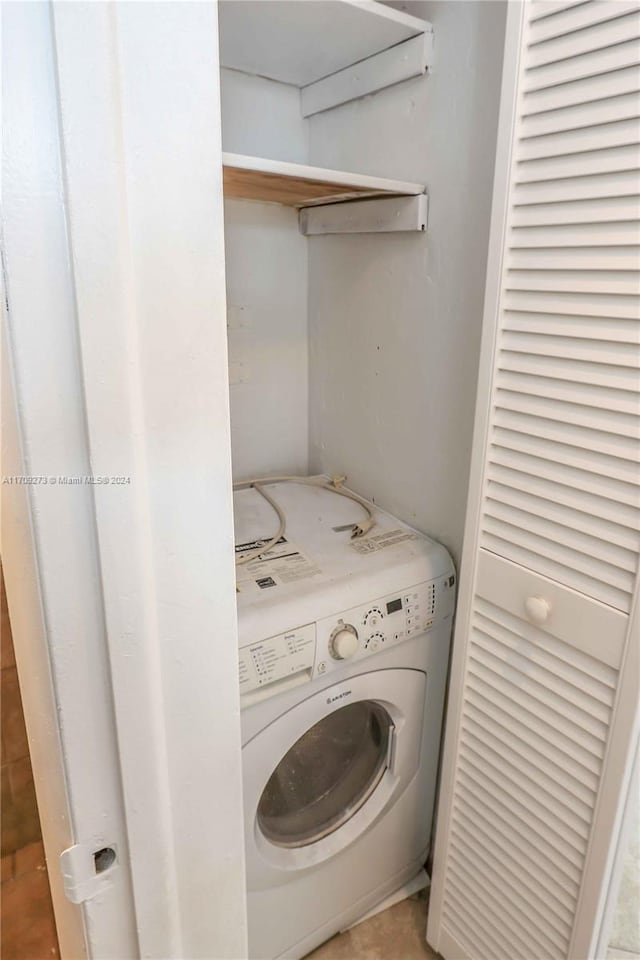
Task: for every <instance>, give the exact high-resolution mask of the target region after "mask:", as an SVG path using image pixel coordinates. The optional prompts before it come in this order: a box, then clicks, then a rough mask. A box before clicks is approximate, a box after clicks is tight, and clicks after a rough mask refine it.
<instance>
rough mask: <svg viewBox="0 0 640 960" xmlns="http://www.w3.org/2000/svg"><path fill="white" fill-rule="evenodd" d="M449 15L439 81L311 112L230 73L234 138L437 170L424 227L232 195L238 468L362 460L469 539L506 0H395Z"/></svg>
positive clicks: (374, 165)
mask: <svg viewBox="0 0 640 960" xmlns="http://www.w3.org/2000/svg"><path fill="white" fill-rule="evenodd" d="M390 6H396V7H398V8H400V9H405V10H406V11H407V12H409V13H412V14H413V15H415V16H418V17H424V18H425V19H427V20H429V21H431V22H432V23H433V26H434V31H435V38H436V63H435V67H434V69H433V70H432V73H431V75H430V76H429V77H426V78H425V77H421V78H418V79H415V80H410V81H406V82H403V83H400V84H398V85H396V86H394V87H390V88H387V89H385V90H382V91H380V92H378V93H376V94H374V95H371V96H367V97H363V98H361V99H358V100H354V101H352V102H351V103H347V104H344V105H342V106H339V107H336V108H333V109H330V110H327V111H326V112H323V113H320V114H317V115H315V116H312V117H311V118H310V119H309V120H305V119H304V118H303V117H302V112H301V109H300V91H299V90H298V89H297V88H295V87H292V86H288V85H287V84H281V83H275V82H273V81H270V80H265V79H262V78H259V77H254V76H249V75H247V74H244V73H240V72H237V71H234V70H226V69H223V70H222V129H223V149H224V150H226V151H229V152H237V153H245V154H252V155H257V156H263V157H268V158H271V159H279V160H289V161H294V162H301V163H310V164H312V165H316V166H323V167H329V168H335V169H340V170H348V171H354V172H358V173H365V174H372V175H379V176H383V177H391V178H397V179H406V180H412V181H416V182H420V183H425V184H426V185H427V188H428V193H429V224H428V229H427V232H426V233H425V234H423V235H418V234H416V233H406V234H403V233H394V234H364V235H355V236H354V235H352V236H320V237H310V238H305V237H303V236H302V235H301V234H300V233H299V231H298V223H297V211H295V210H294V209H292V208H289V207H283V206H278V205H276V204H265V203H256V202H251V201H243V200H227V201H226V203H225V231H226V258H227V264H226V270H227V301H228V332H229V359H230V381H231V386H230V392H231V429H232V453H233V469H234V478H235V479H241V478H244V477H248V476H255V475H264V474H268V473H274V472H277V473H283V472H287V473H288V472H292V473H303V474H307V473H316V472H328V473H333V472H344V473H346V474H347V475H348V478H349V484H350V485H351V486H352V487H353V488H354V489H356V490H358V491H359V492H360V493H362V494H364V495H365V496H367V497H370V498H371V499H373V500H375V502H376V503H378V504H379V505H380V506H381V507H383V508H384V509H387V510H389V511H391V512H392V513H394V514H395V515H396V516H399V517H401V518H402V519H403V520H405V521H406V522H408V523H410V524H412V525H414V526H416V527H418V528H419V529H420V530H423V531H425V532H427V533H429V534H431V535H433V536H434V537H435V538H437V539H439V540H441V541H442V542H443V543H444V544H445V545H446V546H447V547H448V548H449V550H450V551H451V552H452V554H453V556H454V559H455V560H456V561H457V560H458V558H459V556H460V550H461V544H462V530H463V522H464V510H465V503H466V496H467V481H468V472H469V456H470V448H471V436H472V427H473V413H474V404H475V391H476V376H477V366H478V358H479V346H480V328H481V321H482V306H483V297H484V279H485V267H486V255H487V243H488V234H489V216H490V204H491V189H492V181H493V165H494V157H495V138H496V128H497V117H498V103H499V90H500V77H501V69H502V47H503V41H504V25H505V17H506V3H505V2H503V0H486V2H482V3H478V2H465V0H461V2H458V3H449V2H446V0H438V2H433V3H430V2H426V3H419V2H415V3H410V4H398V3H396V4H390Z"/></svg>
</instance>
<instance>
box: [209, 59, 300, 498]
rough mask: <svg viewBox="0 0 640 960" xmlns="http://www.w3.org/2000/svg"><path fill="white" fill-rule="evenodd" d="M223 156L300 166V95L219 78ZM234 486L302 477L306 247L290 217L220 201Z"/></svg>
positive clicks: (230, 75)
mask: <svg viewBox="0 0 640 960" xmlns="http://www.w3.org/2000/svg"><path fill="white" fill-rule="evenodd" d="M221 103H222V137H223V149H224V150H228V151H229V152H231V153H242V154H249V155H252V156H261V157H268V158H269V159H272V160H288V161H292V162H294V163H307V162H308V149H309V145H308V121H306V120H305V119H304V118H303V116H302V113H301V110H300V91H299V90H298V88H297V87H292V86H290V85H288V84H285V83H275V82H274V81H272V80H265V79H264V78H262V77H254V76H250V75H249V74H246V73H240V72H239V71H237V70H226V69H222V70H221ZM224 222H225V256H226V276H227V330H228V343H229V380H230V407H231V453H232V460H233V477H234V480H238V479H243V478H246V477H249V476H264V475H265V474H273V473H293V474H304V475H306V474H307V473H308V472H309V379H308V357H309V344H308V332H307V297H308V283H307V254H308V248H307V240H306V238H305V237H303V236H302V235H301V233H300V232H299V230H298V213H297V211H296V210H294V209H293V208H292V207H284V206H281V205H280V204H275V203H256V202H255V201H250V200H225V205H224Z"/></svg>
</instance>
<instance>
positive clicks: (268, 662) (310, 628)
mask: <svg viewBox="0 0 640 960" xmlns="http://www.w3.org/2000/svg"><path fill="white" fill-rule="evenodd" d="M454 599H455V578H454V576H452V575H448V574H447V575H446V576H444V577H439V578H438V579H437V580H431V581H428V582H425V583H419V584H418V585H417V586H415V587H411V588H409V589H407V590H403V591H402V592H399V593H394V594H389V595H388V596H386V597H381V598H380V599H378V600H375V601H372V602H371V603H367V604H364V605H362V606H359V607H353V608H352V609H351V610H345V611H343V612H342V613H339V614H336V615H334V616H332V617H327V618H325V619H323V620H318V621H317V622H316V623H308V624H306V625H305V626H302V627H296V628H295V629H293V630H289V631H287V632H286V633H281V634H279V635H278V636H275V637H269V638H268V639H267V640H260V641H259V642H257V643H252V644H251V645H250V646H248V647H243V648H242V649H241V650H240V665H239V667H240V694H241V696H242V705H243V706H249V705H250V704H251V703H255V702H257V701H258V700H260V699H262V698H263V697H270V696H274V695H275V694H276V693H279V692H281V691H284V690H287V689H289V688H290V687H291V686H293V685H297V684H299V683H305V682H308V681H310V680H312V679H314V678H315V677H321V676H323V675H324V674H326V673H331V672H332V671H334V670H339V669H340V668H341V667H343V666H344V665H345V664H346V663H348V662H349V661H351V660H360V659H362V658H363V657H368V656H371V655H373V654H376V653H379V652H381V651H382V650H386V649H388V648H389V647H390V646H392V645H393V644H396V643H399V642H401V641H403V640H407V639H409V638H411V637H413V636H417V635H418V634H422V633H427V632H428V631H429V630H431V629H432V627H433V626H434V625H435V624H437V623H440V622H441V621H442V620H444V619H445V618H446V617H448V616H450V615H451V614H452V613H453V607H454Z"/></svg>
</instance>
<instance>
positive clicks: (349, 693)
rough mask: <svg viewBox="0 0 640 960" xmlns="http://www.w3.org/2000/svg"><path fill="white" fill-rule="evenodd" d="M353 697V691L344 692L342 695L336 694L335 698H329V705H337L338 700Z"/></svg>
mask: <svg viewBox="0 0 640 960" xmlns="http://www.w3.org/2000/svg"><path fill="white" fill-rule="evenodd" d="M350 696H351V690H344V691H343V692H342V693H336V695H335V696H334V697H327V704H330V703H335V702H336V700H344V698H345V697H350Z"/></svg>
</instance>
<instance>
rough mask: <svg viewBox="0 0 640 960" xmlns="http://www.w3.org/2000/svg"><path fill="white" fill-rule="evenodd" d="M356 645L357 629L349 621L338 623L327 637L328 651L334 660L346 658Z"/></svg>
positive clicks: (355, 649) (355, 648)
mask: <svg viewBox="0 0 640 960" xmlns="http://www.w3.org/2000/svg"><path fill="white" fill-rule="evenodd" d="M358 646H359V644H358V631H357V630H356V628H355V627H353V626H351V624H350V623H339V624H338V626H337V627H336V628H335V630H334V631H333V633H332V634H331V636H330V637H329V653H330V654H331V656H332V657H333V659H334V660H348V659H349V657H352V656H353V655H354V653H355V652H356V651H357V649H358Z"/></svg>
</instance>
